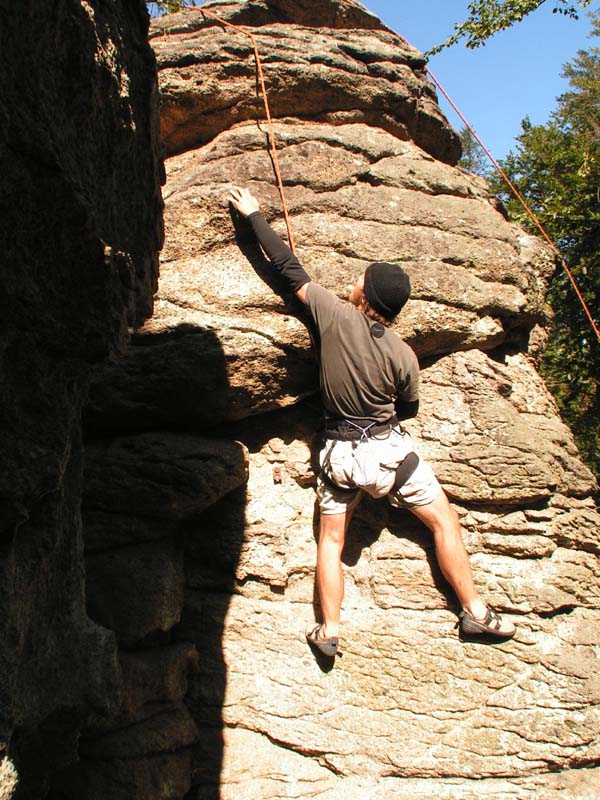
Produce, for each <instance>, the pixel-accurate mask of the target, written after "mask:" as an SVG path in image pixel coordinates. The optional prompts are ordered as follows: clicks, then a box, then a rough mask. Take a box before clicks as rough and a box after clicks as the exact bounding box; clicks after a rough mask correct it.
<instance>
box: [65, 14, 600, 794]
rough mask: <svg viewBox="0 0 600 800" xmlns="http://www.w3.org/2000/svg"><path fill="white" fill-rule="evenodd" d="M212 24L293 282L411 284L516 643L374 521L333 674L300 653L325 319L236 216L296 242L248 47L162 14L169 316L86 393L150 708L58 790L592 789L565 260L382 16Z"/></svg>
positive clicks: (158, 307) (124, 655) (440, 401)
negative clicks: (523, 226) (289, 287)
mask: <svg viewBox="0 0 600 800" xmlns="http://www.w3.org/2000/svg"><path fill="white" fill-rule="evenodd" d="M206 7H207V8H208V9H212V10H213V11H214V12H216V13H218V14H220V15H221V16H222V17H224V18H226V19H228V20H229V21H232V22H234V23H235V24H239V25H244V26H249V28H250V29H251V30H252V31H253V32H254V33H255V34H256V37H257V42H258V46H259V50H260V53H261V56H262V59H263V63H264V69H265V77H266V80H267V89H268V92H269V99H270V100H271V108H272V111H273V114H274V117H275V135H276V140H277V146H278V150H279V155H280V162H281V170H282V174H283V177H284V182H285V190H286V197H287V201H288V205H289V209H290V213H291V219H292V225H293V228H294V233H295V237H296V240H297V246H298V254H299V257H300V259H301V261H302V262H303V264H304V265H305V267H306V269H307V270H308V272H309V273H310V274H311V275H312V276H313V278H314V279H315V280H317V281H319V282H320V283H322V284H323V285H325V286H326V287H327V288H330V289H332V290H333V291H335V292H338V293H339V294H340V295H341V296H344V294H345V286H346V285H347V284H350V283H352V282H353V281H354V280H355V279H356V277H357V276H358V275H359V274H360V273H361V272H362V271H363V270H364V268H365V266H366V265H367V264H368V263H369V262H370V261H372V260H386V261H396V262H399V263H402V265H403V266H404V267H405V268H406V269H407V270H408V271H409V273H410V275H411V279H412V283H413V287H414V292H413V297H412V299H411V301H410V302H409V304H408V306H407V307H406V309H405V311H404V312H403V313H402V315H401V316H400V318H399V320H398V323H397V330H398V332H399V333H400V334H401V335H403V336H404V337H405V338H406V339H407V341H408V342H409V343H410V344H411V345H412V346H413V347H414V349H415V350H416V352H417V354H418V356H419V359H420V362H421V366H422V409H421V412H420V415H419V418H418V419H417V420H415V421H413V422H412V423H410V429H411V431H412V432H413V433H414V434H415V437H416V438H417V440H418V441H419V443H420V450H421V452H422V454H423V455H424V456H425V457H426V458H427V459H428V460H429V461H430V462H431V463H432V464H433V466H434V467H435V469H436V472H437V474H438V475H439V477H440V479H441V481H442V482H443V484H444V486H445V488H446V490H447V492H448V494H449V496H450V498H451V500H452V501H453V503H454V505H455V507H456V508H457V510H458V512H459V515H460V518H461V522H462V526H463V529H464V532H465V541H466V544H467V548H468V550H469V552H470V554H471V559H472V563H473V566H474V569H475V574H476V581H477V584H478V586H479V588H480V590H481V591H482V592H483V593H484V594H485V596H486V597H487V598H488V599H489V600H490V602H492V603H493V604H495V606H496V607H497V608H499V609H500V610H501V611H503V612H504V613H506V614H508V615H510V616H511V617H512V618H514V620H515V621H516V622H517V624H518V626H519V632H518V635H517V637H516V638H515V639H514V640H512V641H511V642H509V643H507V644H505V645H502V646H500V647H493V648H492V647H485V646H482V645H480V644H475V643H463V642H461V641H460V640H459V638H458V636H457V633H456V629H455V624H456V612H457V607H456V600H455V598H454V597H453V596H452V594H451V592H450V590H449V588H448V586H447V585H446V584H445V583H444V580H443V578H442V576H441V575H440V573H439V570H438V568H437V565H436V562H435V558H434V554H433V547H432V542H431V539H430V537H429V535H428V533H427V532H426V531H425V530H424V529H423V528H422V527H421V526H420V525H419V524H418V523H417V522H416V521H415V520H414V519H413V518H412V517H411V515H410V514H408V513H406V512H404V513H401V512H398V511H392V510H391V509H390V508H388V506H387V504H386V503H385V502H384V501H383V502H377V503H376V502H372V501H364V502H363V503H362V505H361V506H360V508H359V510H358V511H357V513H356V516H355V519H354V520H353V523H352V526H351V528H350V531H349V534H348V541H347V545H346V548H345V552H344V565H345V566H344V569H345V574H346V584H347V592H346V598H345V601H344V618H343V634H342V651H343V656H342V657H341V658H339V659H337V661H336V664H335V666H334V668H333V669H331V670H327V669H326V667H325V665H323V664H322V663H320V662H317V661H315V658H314V656H313V655H312V653H311V652H310V650H309V649H308V648H307V646H306V643H305V641H304V639H303V630H304V627H305V625H306V624H307V623H308V622H310V621H312V620H313V619H314V618H315V616H318V613H319V609H318V604H317V599H316V596H315V587H314V564H315V552H316V544H315V539H316V529H317V524H318V523H317V515H316V512H315V493H314V485H315V480H316V478H315V470H316V457H317V453H318V437H317V436H316V435H315V431H316V429H317V428H318V426H319V419H320V414H321V408H320V402H319V397H318V385H317V376H316V370H315V363H314V354H313V352H312V349H311V343H310V325H309V324H308V321H307V320H306V318H305V317H304V316H303V314H302V309H299V308H298V306H297V305H296V304H295V303H294V301H293V298H290V297H289V295H287V294H286V292H285V290H284V288H283V287H282V286H280V285H279V284H277V283H276V282H275V281H273V280H272V278H271V277H270V273H269V270H268V265H267V264H266V263H265V260H264V257H263V255H262V254H261V252H260V251H259V248H258V247H257V246H256V244H255V243H254V241H253V240H252V237H251V236H250V232H249V230H248V228H247V226H246V225H245V224H244V222H243V220H238V219H236V218H235V217H234V216H232V214H231V211H230V209H229V208H228V207H227V204H226V197H227V190H228V186H229V185H230V183H233V182H234V183H238V184H242V185H245V186H248V187H249V188H251V189H252V190H253V192H254V193H255V194H256V195H257V196H258V198H259V199H260V201H261V205H262V208H263V210H264V213H265V215H266V216H267V218H268V219H269V220H271V221H272V222H273V224H274V226H275V228H276V229H277V230H278V231H279V232H280V233H282V234H284V232H285V228H284V226H283V224H282V220H281V208H280V202H279V196H278V193H277V191H276V189H275V186H274V179H273V171H272V165H271V162H270V159H269V156H268V152H267V148H266V134H265V128H264V125H263V124H262V122H261V119H262V116H261V115H262V111H261V103H260V101H259V99H257V97H256V93H255V70H254V64H253V61H252V57H251V51H250V48H249V42H248V39H247V37H246V36H244V35H243V34H241V33H235V32H231V31H224V30H223V29H222V28H221V27H219V26H218V25H216V24H215V23H214V22H212V21H211V20H209V19H207V18H204V17H203V16H202V14H201V13H200V12H193V11H190V12H182V13H180V14H176V15H170V16H169V17H167V18H164V19H162V20H160V21H158V22H156V23H154V25H153V33H152V39H151V40H152V44H153V47H154V49H155V52H156V54H157V59H158V63H159V68H160V69H159V74H160V85H161V95H162V126H163V127H162V130H163V139H164V142H165V147H166V149H167V152H168V153H169V158H168V160H167V174H168V179H167V185H166V188H165V192H164V197H165V204H166V208H165V223H166V230H167V241H166V245H165V248H164V251H163V257H162V264H161V280H160V285H159V290H158V293H157V295H156V298H155V306H154V314H153V316H152V318H151V319H150V320H148V321H147V322H146V323H145V324H144V325H143V326H142V327H140V328H137V329H136V330H135V331H134V332H133V334H132V336H131V340H130V346H129V350H128V353H127V355H126V357H125V358H123V359H115V360H113V362H112V363H111V364H110V365H109V366H108V367H107V368H106V369H104V370H102V371H100V372H99V373H98V374H97V376H96V379H95V381H94V385H93V388H92V391H91V394H90V400H89V404H88V406H87V409H86V413H85V423H86V436H87V440H88V451H87V468H86V471H87V479H86V486H87V489H86V493H85V496H84V530H85V538H86V549H87V563H88V570H89V575H90V578H91V581H90V582H89V584H88V591H89V595H90V597H89V601H90V608H93V609H94V614H95V616H96V618H97V619H98V620H99V621H100V622H102V624H104V625H106V626H108V627H110V628H112V629H113V630H114V631H115V635H116V637H117V639H118V641H119V643H120V648H121V650H120V654H121V655H120V658H121V660H122V662H123V663H124V664H125V662H126V667H124V669H126V672H125V674H126V675H128V676H129V677H128V678H127V686H131V687H134V689H135V691H134V690H133V689H132V694H131V696H130V699H129V700H124V701H123V704H122V708H121V710H120V712H119V714H117V715H116V716H115V718H114V719H113V721H112V722H110V721H109V722H105V723H103V724H102V725H100V724H99V725H98V726H96V728H90V729H89V730H88V731H87V736H86V741H85V747H82V750H81V755H82V760H81V763H80V767H79V770H78V771H76V772H75V773H73V774H72V775H71V776H70V779H69V781H67V782H65V785H64V787H63V791H65V792H66V793H67V796H68V797H73V798H75V797H79V796H80V795H78V794H77V791H79V790H80V787H81V786H84V785H85V786H86V787H87V792H88V794H87V795H86V796H89V797H94V798H96V797H98V798H100V797H106V796H110V797H115V798H128V797H132V796H135V797H143V798H144V800H154V798H157V800H158V798H165V800H166V798H172V797H183V796H184V794H185V796H186V797H188V798H193V800H200V799H201V798H202V799H203V800H204V798H207V797H217V796H218V797H220V798H221V800H229V798H231V800H233V799H234V798H235V800H239V798H240V797H244V798H247V800H250V799H251V800H254V799H256V800H265V798H275V797H282V796H284V797H301V796H306V795H308V794H310V796H311V797H316V798H319V800H338V799H339V798H340V797H342V796H343V797H345V798H349V799H353V798H356V800H364V798H365V797H367V796H369V797H384V796H385V797H391V798H393V800H401V798H402V799H403V798H409V797H410V798H415V797H416V798H430V797H440V798H461V799H463V800H465V799H467V798H469V799H470V798H476V797H477V798H482V797H484V798H486V797H487V798H494V800H497V799H498V798H501V799H502V798H506V799H507V800H508V798H511V799H512V798H531V799H532V800H533V798H535V800H538V798H554V797H556V796H558V793H560V795H561V797H563V796H564V797H565V798H567V799H568V798H573V799H574V798H584V797H592V796H594V792H595V791H596V790H595V788H594V787H595V785H596V783H597V780H598V772H597V764H598V763H599V759H600V750H599V748H600V738H599V733H600V711H599V706H600V684H599V682H598V678H597V669H596V663H597V659H596V638H597V637H596V636H595V633H594V631H595V630H596V629H597V627H598V622H599V621H600V578H599V574H598V552H599V537H598V532H599V528H600V526H599V522H600V517H599V515H598V511H597V509H596V506H595V505H594V501H593V497H592V496H593V493H594V491H596V488H597V487H596V484H595V481H594V478H593V476H592V475H591V473H590V472H589V471H588V470H587V469H586V467H585V466H584V465H583V464H582V463H581V461H580V459H579V457H578V454H577V451H576V448H575V445H574V443H573V439H572V436H571V433H570V431H569V430H568V429H567V428H566V426H565V425H564V424H563V423H562V422H561V420H560V418H559V416H558V413H557V410H556V407H555V405H554V403H553V401H552V398H551V396H550V394H549V392H548V390H547V388H546V387H545V385H544V383H543V381H542V380H541V378H540V377H539V374H538V373H537V371H536V359H537V357H538V356H539V353H540V351H541V348H543V346H544V337H545V332H544V331H545V327H546V325H547V322H548V320H547V313H546V309H545V306H544V297H545V292H546V289H547V283H548V280H549V279H550V277H551V275H552V273H553V270H554V263H553V259H552V255H551V253H549V252H548V250H547V249H546V248H545V247H544V246H543V245H542V244H541V243H540V242H539V241H538V240H537V239H535V238H533V237H531V236H528V235H527V234H525V233H524V232H523V231H522V230H520V229H519V228H518V227H516V226H514V225H512V224H510V223H509V222H508V221H507V220H506V219H505V216H504V215H503V213H502V209H500V208H499V207H498V204H497V202H496V200H495V199H494V198H493V197H491V196H490V195H489V191H488V188H487V186H486V184H485V182H484V181H483V180H482V179H481V178H478V177H476V176H473V175H469V174H467V173H465V172H463V171H462V170H460V169H458V168H456V167H455V166H453V165H454V164H455V163H456V160H457V157H458V148H457V137H456V134H455V133H454V132H453V131H452V130H451V129H450V127H449V125H448V123H447V122H446V120H445V119H444V118H443V115H442V114H441V112H440V110H439V108H438V107H437V103H436V98H435V93H434V91H433V88H432V87H431V86H430V85H429V83H428V82H427V80H426V77H425V74H424V71H423V67H424V62H423V59H422V56H421V55H420V54H419V53H417V52H416V51H414V50H412V49H411V48H409V47H408V46H407V45H406V43H405V42H404V41H403V40H402V39H400V38H399V37H397V36H396V35H395V34H393V33H392V32H391V31H389V30H387V29H386V28H385V26H383V25H382V24H381V23H379V22H378V21H377V20H376V19H375V18H374V17H373V15H371V14H370V13H369V12H368V11H366V10H365V9H361V8H360V7H359V6H358V5H357V4H355V3H349V2H344V0H331V2H327V3H322V2H320V3H316V2H313V1H312V0H303V2H291V0H276V2H269V3H266V2H263V1H262V0H251V1H250V2H245V3H242V2H240V3H233V2H225V1H224V0H223V2H214V3H210V4H207V6H206ZM161 565H162V569H161ZM128 569H129V570H130V573H129V574H130V575H131V577H130V579H128V578H127V575H128V572H127V570H128ZM128 586H129V591H130V594H131V597H130V600H127V592H128ZM111 587H112V588H111ZM154 663H157V664H158V665H159V666H158V667H157V669H158V676H156V677H155V679H154V680H153V681H152V682H150V681H149V678H148V677H144V676H148V675H149V674H150V672H151V670H152V665H153V664H154ZM159 676H160V677H159ZM188 681H189V683H188ZM150 684H151V685H150ZM146 685H148V690H147V691H144V690H143V687H144V686H146ZM135 687H137V688H135ZM186 687H189V688H187V691H186ZM153 704H157V705H156V714H155V715H152V713H151V712H152V709H153V708H154V705H153ZM120 754H121V755H120ZM122 754H128V755H126V756H124V755H122ZM111 765H112V766H111ZM144 765H145V766H144ZM161 770H163V772H162V773H161ZM161 774H163V775H165V776H167V778H166V779H165V782H164V783H163V784H161V783H160V781H159V776H160V775H161ZM132 787H133V788H132Z"/></svg>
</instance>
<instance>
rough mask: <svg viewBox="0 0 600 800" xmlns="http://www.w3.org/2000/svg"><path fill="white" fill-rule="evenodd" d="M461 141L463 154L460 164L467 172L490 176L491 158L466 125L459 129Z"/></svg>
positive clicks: (485, 176)
mask: <svg viewBox="0 0 600 800" xmlns="http://www.w3.org/2000/svg"><path fill="white" fill-rule="evenodd" d="M458 135H459V136H460V143H461V145H462V156H461V157H460V160H459V162H458V166H459V167H462V169H464V170H466V171H467V172H473V173H474V174H475V175H481V176H482V177H484V178H489V177H490V173H491V167H490V160H489V159H488V157H487V156H486V154H485V153H484V151H483V149H482V148H481V145H480V144H479V142H478V141H477V140H476V139H475V138H474V137H473V135H472V134H471V132H470V131H469V129H468V128H467V127H466V126H465V127H464V128H463V129H462V130H461V131H459V134H458Z"/></svg>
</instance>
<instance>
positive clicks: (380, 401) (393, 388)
mask: <svg viewBox="0 0 600 800" xmlns="http://www.w3.org/2000/svg"><path fill="white" fill-rule="evenodd" d="M306 302H307V305H308V308H309V310H310V312H311V314H312V316H313V318H314V320H315V322H316V325H317V328H318V330H319V334H320V339H321V364H320V372H321V392H322V394H323V402H324V404H325V410H326V413H327V415H328V416H329V417H334V418H338V419H339V418H341V419H372V420H377V421H380V422H385V421H387V420H388V419H389V418H390V417H391V416H393V414H394V400H395V399H396V398H398V399H399V400H400V401H402V402H407V403H411V402H414V401H415V400H418V399H419V364H418V361H417V357H416V355H415V354H414V352H413V350H412V349H411V348H410V347H409V346H408V345H407V344H406V342H404V341H402V339H401V338H400V336H398V334H397V333H394V332H393V331H391V330H389V328H385V327H384V326H383V325H381V324H379V323H374V322H373V321H372V320H370V319H369V318H368V317H366V316H365V314H363V312H362V311H359V310H358V309H357V308H356V307H355V306H353V305H352V304H351V303H349V302H344V301H343V300H340V299H339V298H338V297H337V296H336V295H335V294H333V292H330V291H328V290H327V289H324V288H323V287H322V286H319V285H318V284H316V283H309V284H308V286H307V289H306Z"/></svg>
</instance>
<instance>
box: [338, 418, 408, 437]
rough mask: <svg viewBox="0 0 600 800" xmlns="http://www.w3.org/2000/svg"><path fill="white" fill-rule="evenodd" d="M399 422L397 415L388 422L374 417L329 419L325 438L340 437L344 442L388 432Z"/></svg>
mask: <svg viewBox="0 0 600 800" xmlns="http://www.w3.org/2000/svg"><path fill="white" fill-rule="evenodd" d="M398 424H399V422H398V418H397V417H396V416H395V415H394V416H393V417H390V419H388V420H387V421H386V422H375V421H374V420H372V419H356V420H354V419H353V420H345V419H329V420H325V438H327V439H340V440H342V441H344V442H348V441H354V440H356V439H365V438H369V437H371V436H376V435H377V434H378V433H387V432H388V431H389V430H391V429H392V428H393V427H394V426H395V425H398Z"/></svg>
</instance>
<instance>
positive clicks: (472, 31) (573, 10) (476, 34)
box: [427, 0, 592, 56]
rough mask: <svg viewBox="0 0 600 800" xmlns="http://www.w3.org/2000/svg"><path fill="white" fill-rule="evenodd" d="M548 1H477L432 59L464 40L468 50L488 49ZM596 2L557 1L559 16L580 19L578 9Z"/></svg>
mask: <svg viewBox="0 0 600 800" xmlns="http://www.w3.org/2000/svg"><path fill="white" fill-rule="evenodd" d="M545 1H546V0H474V1H473V2H471V3H469V5H468V9H469V17H468V19H467V20H466V21H465V22H462V23H460V24H456V25H455V26H454V33H453V34H452V36H449V37H448V39H446V41H445V42H442V44H439V45H437V46H436V47H433V48H432V49H431V50H429V52H428V53H427V55H428V56H432V55H435V53H439V52H440V50H443V49H444V48H446V47H450V46H451V45H453V44H456V43H457V42H460V41H461V40H463V39H466V40H467V41H466V47H469V48H475V47H480V46H481V45H484V44H485V43H486V41H487V40H488V39H489V38H490V37H491V36H493V35H494V34H495V33H498V31H502V30H505V29H506V28H510V27H511V26H512V25H514V24H515V23H516V22H520V21H521V20H522V19H523V18H524V17H526V16H527V15H528V14H531V12H532V11H536V10H537V9H538V8H540V6H542V5H543V4H544V3H545ZM591 2H592V0H578V1H577V2H576V3H573V2H572V1H571V0H554V8H553V9H552V11H553V13H555V14H562V15H564V16H567V17H571V18H572V19H577V18H578V14H577V8H585V7H586V6H589V5H590V3H591Z"/></svg>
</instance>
